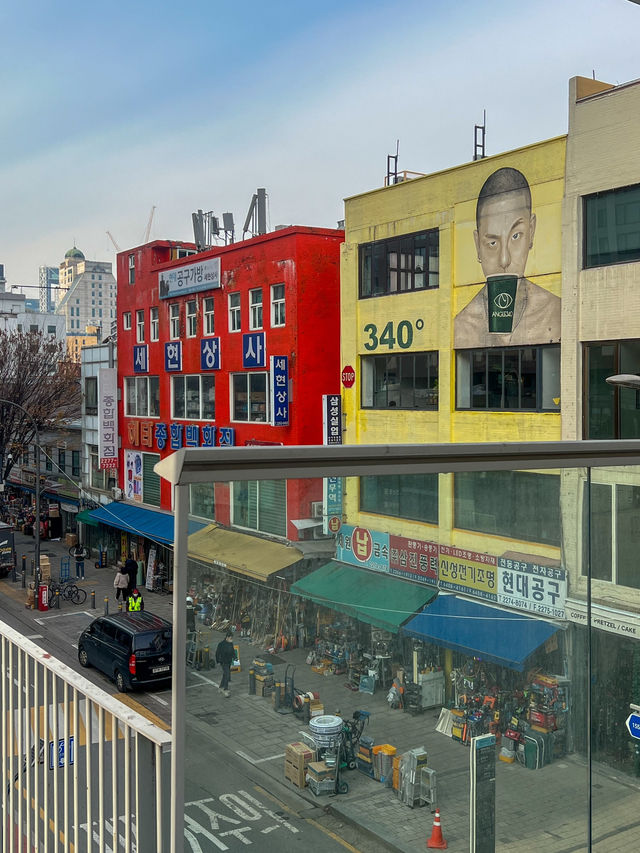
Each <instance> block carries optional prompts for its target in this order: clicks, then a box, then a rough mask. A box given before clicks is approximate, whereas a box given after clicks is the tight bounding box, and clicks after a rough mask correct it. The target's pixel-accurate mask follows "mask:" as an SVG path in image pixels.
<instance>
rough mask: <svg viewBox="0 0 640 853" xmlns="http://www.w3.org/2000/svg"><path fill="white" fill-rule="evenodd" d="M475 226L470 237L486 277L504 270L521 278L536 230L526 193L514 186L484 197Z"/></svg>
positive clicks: (502, 272)
mask: <svg viewBox="0 0 640 853" xmlns="http://www.w3.org/2000/svg"><path fill="white" fill-rule="evenodd" d="M477 225H478V228H477V230H476V231H474V232H473V238H474V240H475V243H476V250H477V252H478V260H479V261H480V263H481V265H482V272H483V273H484V275H485V278H486V277H488V276H490V275H501V274H504V273H507V274H509V275H517V276H518V277H519V278H523V277H524V270H525V266H526V264H527V257H528V256H529V250H530V249H531V247H532V246H533V235H534V233H535V230H536V217H535V214H532V213H531V202H530V197H529V194H528V192H527V191H526V190H522V189H514V190H511V191H509V192H502V193H497V194H496V195H493V196H490V197H489V198H485V199H483V201H482V205H481V207H479V209H478V217H477Z"/></svg>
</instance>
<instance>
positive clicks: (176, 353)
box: [164, 341, 182, 373]
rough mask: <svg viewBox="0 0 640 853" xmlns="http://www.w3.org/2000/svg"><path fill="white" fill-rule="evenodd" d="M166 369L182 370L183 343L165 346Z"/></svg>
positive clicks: (172, 343) (176, 342) (173, 342)
mask: <svg viewBox="0 0 640 853" xmlns="http://www.w3.org/2000/svg"><path fill="white" fill-rule="evenodd" d="M164 369H165V370H166V371H167V372H168V373H169V372H170V371H175V370H182V341H171V342H170V343H167V344H165V345H164Z"/></svg>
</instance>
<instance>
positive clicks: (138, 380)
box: [117, 226, 344, 550]
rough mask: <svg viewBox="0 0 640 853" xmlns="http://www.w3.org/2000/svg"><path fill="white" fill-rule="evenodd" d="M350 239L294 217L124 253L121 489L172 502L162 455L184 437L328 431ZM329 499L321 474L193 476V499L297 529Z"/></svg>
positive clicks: (166, 505) (247, 521)
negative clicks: (255, 479)
mask: <svg viewBox="0 0 640 853" xmlns="http://www.w3.org/2000/svg"><path fill="white" fill-rule="evenodd" d="M343 238H344V233H343V232H342V231H338V230H333V229H320V228H305V227H298V226H292V227H288V228H283V229H280V230H277V231H274V232H271V233H269V234H266V235H263V236H259V237H254V238H252V239H250V240H245V241H242V242H239V243H233V244H231V245H228V246H216V247H214V248H212V249H210V250H207V251H204V252H200V253H198V254H197V255H196V254H195V247H194V246H193V244H178V243H175V242H171V241H155V242H153V243H148V244H147V245H144V246H141V247H138V248H136V249H133V250H129V251H127V252H121V253H120V254H119V255H118V261H117V280H118V312H117V313H118V388H119V391H120V402H119V413H118V414H119V432H120V437H121V448H120V454H119V480H118V485H119V488H120V489H121V490H122V495H121V497H122V499H123V500H124V501H126V502H127V503H131V504H132V506H136V505H137V506H139V507H140V508H146V509H149V508H151V507H157V508H160V509H161V510H166V511H170V510H171V494H170V487H169V485H168V484H167V483H165V482H163V481H161V480H160V478H159V477H158V476H157V475H156V474H155V472H154V471H153V467H154V465H155V464H156V462H158V461H159V460H160V459H161V458H163V457H164V456H166V455H167V454H169V453H172V452H174V451H175V450H177V449H179V448H180V447H185V446H198V447H201V446H224V445H233V444H235V445H248V444H255V443H260V444H262V443H277V444H292V445H293V444H320V443H322V441H323V395H325V394H339V392H340V388H339V382H340V365H339V357H340V348H339V328H340V296H339V266H340V244H341V243H342V241H343ZM321 501H322V481H321V480H317V479H316V480H306V481H299V482H296V483H290V484H289V485H288V486H286V485H285V484H284V482H283V481H279V482H275V481H274V482H269V483H260V482H259V483H238V484H235V485H234V486H233V487H232V488H231V489H229V488H228V487H226V485H225V486H224V487H218V488H217V489H216V490H215V493H214V490H213V488H212V487H211V486H202V487H198V488H193V489H192V495H191V508H192V515H193V517H194V518H195V519H198V520H201V521H204V522H205V523H206V522H207V521H208V520H213V519H214V518H215V520H216V521H217V522H218V523H219V524H222V525H226V526H233V527H235V528H241V529H246V530H248V531H255V532H258V533H263V534H267V535H271V536H273V537H276V538H281V539H283V540H289V541H293V542H296V541H299V540H301V539H304V538H307V537H308V536H311V535H312V532H313V525H312V524H311V523H310V521H311V520H314V521H315V525H317V524H318V523H319V520H318V518H317V516H318V514H319V506H318V502H321ZM123 511H124V509H123ZM156 514H157V513H156ZM163 517H164V519H165V520H167V521H168V519H167V517H166V516H163ZM294 521H296V522H297V524H294ZM132 526H133V525H132ZM125 529H126V528H125ZM172 538H173V534H172V531H171V536H169V535H167V540H169V539H170V540H171V541H172ZM133 544H135V543H130V544H129V545H128V546H127V547H131V546H132V545H133ZM123 550H124V545H123ZM138 550H140V549H139V547H138Z"/></svg>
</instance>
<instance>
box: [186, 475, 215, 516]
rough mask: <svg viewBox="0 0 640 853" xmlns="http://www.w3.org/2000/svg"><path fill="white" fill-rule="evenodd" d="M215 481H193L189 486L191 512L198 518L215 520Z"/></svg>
mask: <svg viewBox="0 0 640 853" xmlns="http://www.w3.org/2000/svg"><path fill="white" fill-rule="evenodd" d="M214 494H215V492H214V485H213V483H192V484H191V485H190V486H189V512H190V514H191V515H195V516H197V517H198V518H206V519H207V520H209V521H215V518H216V504H215V497H214Z"/></svg>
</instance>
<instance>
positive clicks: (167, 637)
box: [78, 610, 173, 693]
mask: <svg viewBox="0 0 640 853" xmlns="http://www.w3.org/2000/svg"><path fill="white" fill-rule="evenodd" d="M172 637H173V630H172V627H171V623H170V622H167V620H166V619H162V618H161V617H160V616H155V615H154V614H153V613H149V612H148V611H147V610H140V611H138V612H136V613H116V614H114V615H113V616H99V617H98V618H97V619H94V620H93V622H92V623H91V624H90V625H89V626H88V627H87V628H85V630H84V631H83V632H82V634H80V638H79V639H78V660H79V661H80V664H81V665H82V666H95V668H96V669H99V670H100V671H101V672H104V673H105V675H108V676H109V678H112V679H113V681H115V683H116V687H117V688H118V690H119V691H120V692H121V693H124V692H125V691H126V690H130V689H132V688H135V687H153V686H155V685H157V684H163V683H166V682H167V681H169V680H170V679H171V642H172Z"/></svg>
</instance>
